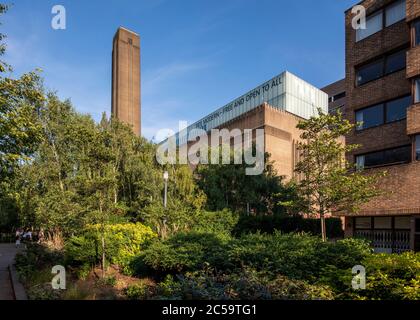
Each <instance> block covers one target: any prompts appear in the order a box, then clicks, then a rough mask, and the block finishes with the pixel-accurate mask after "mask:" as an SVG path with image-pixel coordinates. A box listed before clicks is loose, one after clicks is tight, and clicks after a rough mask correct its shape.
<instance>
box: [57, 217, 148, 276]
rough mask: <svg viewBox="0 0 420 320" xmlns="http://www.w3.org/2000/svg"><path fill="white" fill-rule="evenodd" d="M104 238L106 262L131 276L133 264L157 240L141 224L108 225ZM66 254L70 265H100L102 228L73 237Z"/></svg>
mask: <svg viewBox="0 0 420 320" xmlns="http://www.w3.org/2000/svg"><path fill="white" fill-rule="evenodd" d="M104 235H105V236H104V238H105V255H106V258H107V260H108V261H109V263H111V264H115V265H117V266H119V267H120V268H121V269H122V271H123V272H124V273H126V274H132V269H131V263H132V261H133V260H134V259H135V257H136V256H138V255H139V254H140V253H141V251H142V250H143V249H144V247H145V246H146V244H147V243H148V242H149V241H150V240H152V239H153V238H155V237H156V234H155V233H153V231H152V229H150V228H149V227H146V226H144V225H143V224H140V223H137V224H133V223H125V224H113V225H107V226H105V232H104ZM65 251H66V258H67V262H68V263H69V264H71V265H76V266H77V265H84V264H93V265H94V264H97V263H98V262H99V261H100V259H101V256H102V246H101V233H100V226H99V225H94V226H90V227H89V228H87V230H86V231H85V232H84V233H83V234H82V235H80V236H74V237H71V238H70V239H69V240H68V241H67V243H66V246H65Z"/></svg>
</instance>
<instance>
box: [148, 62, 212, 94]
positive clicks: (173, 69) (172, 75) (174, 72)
mask: <svg viewBox="0 0 420 320" xmlns="http://www.w3.org/2000/svg"><path fill="white" fill-rule="evenodd" d="M208 66H209V64H208V63H203V62H174V63H171V64H169V65H166V66H164V67H160V68H157V69H155V70H153V71H151V72H146V73H145V74H144V77H143V92H142V93H143V94H144V95H152V94H155V93H157V92H159V91H160V87H161V86H162V85H165V84H167V83H168V82H169V81H173V80H176V79H177V78H180V77H182V76H185V75H187V74H188V73H191V72H195V71H199V70H202V69H205V68H207V67H208Z"/></svg>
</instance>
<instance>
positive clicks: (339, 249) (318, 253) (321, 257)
mask: <svg viewBox="0 0 420 320" xmlns="http://www.w3.org/2000/svg"><path fill="white" fill-rule="evenodd" d="M369 252H370V247H369V245H368V243H366V242H363V241H361V240H340V241H337V242H336V243H331V242H322V240H321V239H320V238H319V237H314V236H310V235H307V234H296V233H290V234H281V233H280V232H275V233H274V234H273V235H268V234H259V233H256V234H247V235H243V236H242V237H240V238H239V239H235V240H234V241H232V244H231V247H230V251H229V258H230V262H231V264H233V265H236V266H241V265H245V266H249V267H252V268H255V269H256V270H260V271H263V270H267V271H270V272H272V273H273V274H282V275H284V276H287V277H289V278H292V279H301V280H307V281H310V282H314V283H315V282H319V280H320V279H321V278H322V276H323V275H324V273H325V270H330V269H329V268H334V269H339V268H351V267H353V266H354V265H356V264H360V262H361V261H362V259H363V258H364V257H365V256H366V255H368V254H369Z"/></svg>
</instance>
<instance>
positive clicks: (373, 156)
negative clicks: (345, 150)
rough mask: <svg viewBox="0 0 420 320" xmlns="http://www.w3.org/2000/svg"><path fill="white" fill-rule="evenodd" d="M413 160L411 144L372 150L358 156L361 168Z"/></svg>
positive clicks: (358, 165) (358, 164)
mask: <svg viewBox="0 0 420 320" xmlns="http://www.w3.org/2000/svg"><path fill="white" fill-rule="evenodd" d="M410 160H411V146H403V147H398V148H394V149H388V150H382V151H377V152H371V153H367V154H363V155H358V156H356V165H357V167H358V168H359V169H362V168H372V167H378V166H385V165H391V164H399V163H408V162H410Z"/></svg>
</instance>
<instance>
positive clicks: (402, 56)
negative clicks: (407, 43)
mask: <svg viewBox="0 0 420 320" xmlns="http://www.w3.org/2000/svg"><path fill="white" fill-rule="evenodd" d="M406 57H407V53H406V49H404V50H401V51H398V52H396V53H392V54H388V55H387V56H384V57H381V58H379V59H378V60H376V61H373V62H371V63H369V64H366V65H364V66H361V67H358V68H356V85H357V86H361V85H362V84H365V83H367V82H369V81H373V80H376V79H379V78H381V77H383V76H386V75H388V74H390V73H393V72H396V71H399V70H402V69H404V68H405V67H406V63H407V58H406Z"/></svg>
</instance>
